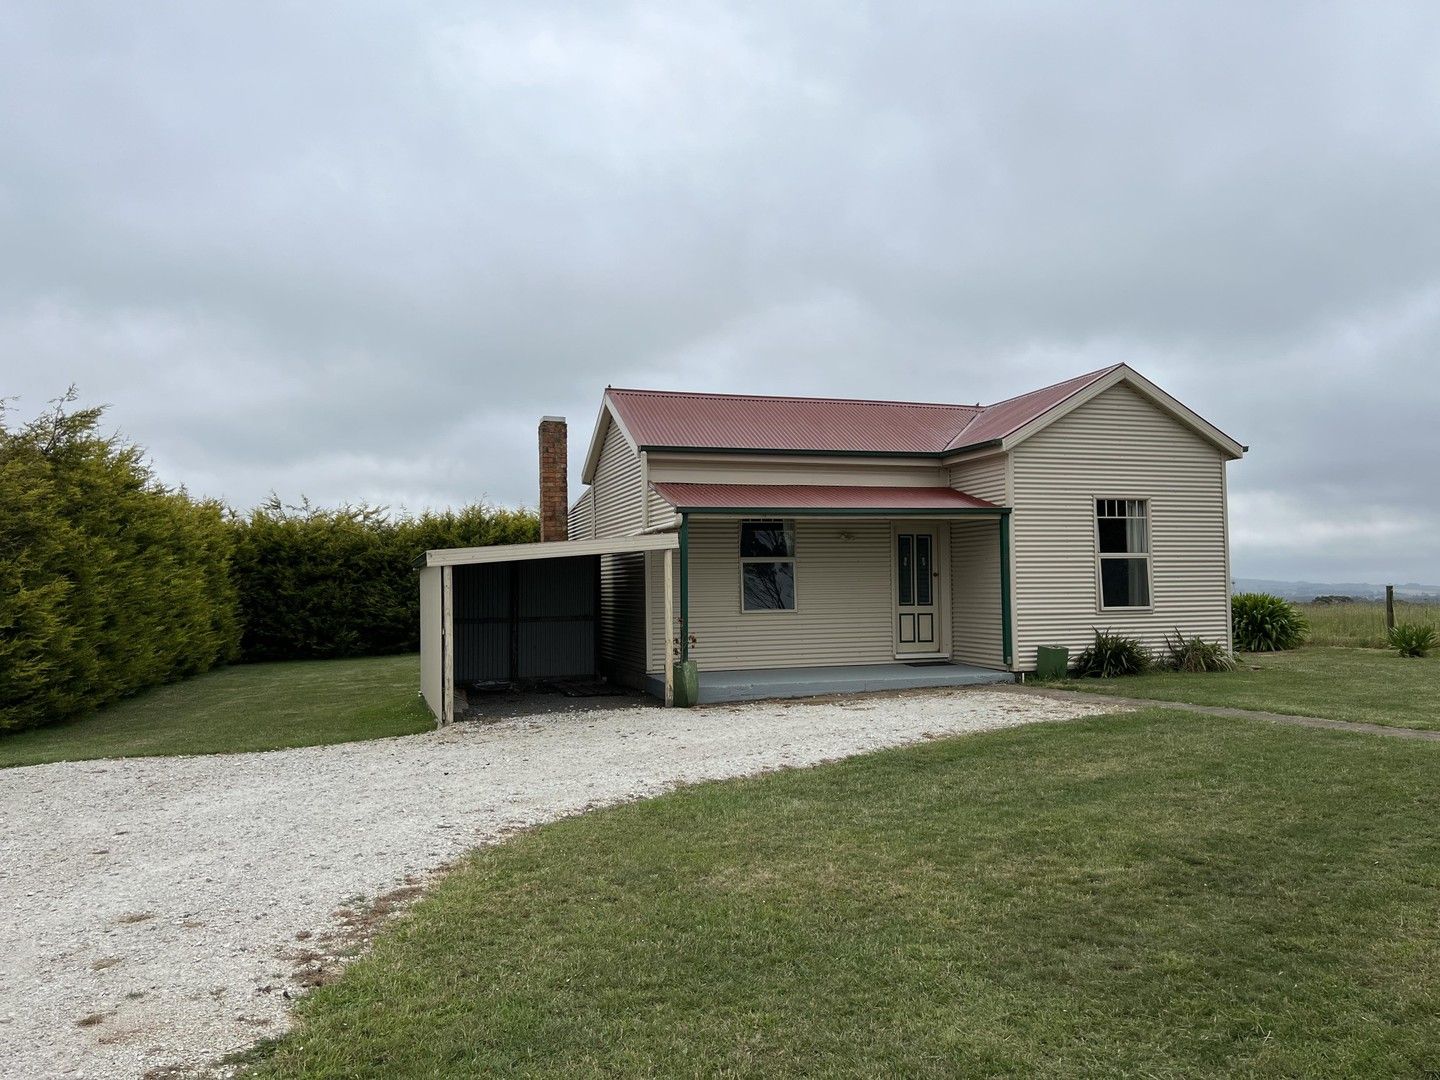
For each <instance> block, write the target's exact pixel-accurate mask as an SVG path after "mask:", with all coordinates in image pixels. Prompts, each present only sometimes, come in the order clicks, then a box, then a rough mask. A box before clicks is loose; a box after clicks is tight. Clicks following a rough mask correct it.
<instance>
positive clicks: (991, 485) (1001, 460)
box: [948, 453, 1010, 506]
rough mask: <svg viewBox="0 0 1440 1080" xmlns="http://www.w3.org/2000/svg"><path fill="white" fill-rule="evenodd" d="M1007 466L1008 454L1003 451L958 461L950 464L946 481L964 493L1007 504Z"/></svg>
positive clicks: (1008, 488) (1001, 504) (1008, 495)
mask: <svg viewBox="0 0 1440 1080" xmlns="http://www.w3.org/2000/svg"><path fill="white" fill-rule="evenodd" d="M1008 466H1009V462H1008V455H1006V454H1003V453H1001V454H991V455H989V456H988V457H983V458H979V459H977V460H974V461H960V462H957V463H955V464H954V465H951V466H950V470H949V475H948V483H949V485H950V486H951V487H952V488H954V489H955V490H956V491H963V492H964V493H965V494H966V495H974V496H975V497H976V498H977V499H984V500H985V501H986V502H992V503H995V504H996V505H998V506H1009V505H1010V483H1009V475H1008V474H1009V468H1008Z"/></svg>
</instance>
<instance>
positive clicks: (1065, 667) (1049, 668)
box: [1035, 645, 1070, 679]
mask: <svg viewBox="0 0 1440 1080" xmlns="http://www.w3.org/2000/svg"><path fill="white" fill-rule="evenodd" d="M1069 670H1070V650H1069V649H1067V648H1065V646H1063V645H1041V646H1040V648H1039V649H1037V650H1036V652H1035V677H1036V678H1037V679H1063V678H1064V677H1065V674H1066V672H1068V671H1069Z"/></svg>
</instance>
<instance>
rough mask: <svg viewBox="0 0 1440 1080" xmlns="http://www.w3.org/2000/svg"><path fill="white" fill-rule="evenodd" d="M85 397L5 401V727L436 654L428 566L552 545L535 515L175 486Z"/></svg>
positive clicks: (0, 583)
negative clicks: (251, 499)
mask: <svg viewBox="0 0 1440 1080" xmlns="http://www.w3.org/2000/svg"><path fill="white" fill-rule="evenodd" d="M74 400H75V395H74V391H73V390H72V391H71V392H70V394H68V395H67V396H66V397H65V398H63V399H61V400H60V401H59V402H57V403H55V406H54V408H53V409H51V410H50V411H49V412H47V413H46V414H44V415H43V416H41V417H39V418H37V419H35V420H33V421H31V422H29V423H28V424H24V425H23V426H20V427H18V428H16V429H14V430H11V429H10V428H8V427H7V426H6V423H5V421H6V417H5V413H4V410H3V402H0V732H4V731H8V730H18V729H21V728H26V727H33V726H36V725H38V724H45V723H51V722H53V721H57V720H63V719H67V718H69V717H72V716H75V715H76V714H78V713H81V712H83V711H86V710H88V709H93V708H97V707H99V706H101V705H104V704H107V703H109V702H111V701H114V700H116V699H118V698H121V697H124V696H126V695H129V694H133V693H134V692H136V691H137V690H140V689H143V688H145V687H147V686H153V685H156V684H159V683H164V682H170V681H173V680H175V679H180V678H185V677H186V676H189V675H194V674H197V673H199V672H201V671H204V670H206V669H207V668H209V667H212V666H213V665H215V664H217V663H224V662H227V661H232V660H298V659H314V658H321V657H341V656H372V655H380V654H384V653H398V652H408V651H414V650H416V649H418V648H419V647H420V637H419V634H420V632H419V621H420V613H419V607H420V600H419V587H418V574H419V572H418V570H416V569H415V567H414V566H413V562H414V560H415V557H416V556H417V555H419V554H421V553H422V552H424V551H426V550H427V549H429V548H439V547H466V546H478V545H483V544H508V543H524V542H528V541H533V540H537V539H539V521H538V519H537V517H536V516H535V514H534V513H533V512H530V511H526V510H507V509H497V508H492V507H487V506H483V505H475V506H469V507H466V508H464V509H462V510H457V511H447V512H444V513H426V514H422V515H420V516H418V517H413V516H403V515H402V516H398V517H392V516H391V515H389V514H387V513H386V512H385V511H384V510H382V509H380V508H377V507H368V506H358V507H350V506H346V507H341V508H339V509H336V510H325V509H316V508H314V507H312V506H310V505H309V504H308V503H306V504H304V505H302V506H299V507H286V506H282V505H281V503H280V502H279V500H278V499H275V498H273V497H272V498H271V500H270V501H269V502H268V503H266V504H265V505H264V506H262V507H260V508H258V509H256V510H254V511H252V512H251V513H250V514H248V515H238V514H235V513H234V512H232V511H230V510H227V509H226V508H225V507H224V506H222V505H221V504H220V503H218V502H215V501H213V500H208V499H194V498H192V497H190V496H189V495H188V494H187V493H186V492H185V491H184V490H183V489H174V488H168V487H166V486H164V485H163V484H161V483H160V482H159V481H158V480H157V479H156V478H155V477H154V475H153V474H152V472H151V470H150V469H149V467H148V466H147V465H146V463H145V461H144V452H143V451H142V450H141V449H140V448H139V447H136V446H134V445H131V444H129V443H125V442H123V441H121V440H120V439H119V437H118V436H103V435H101V434H100V432H99V425H100V421H101V418H102V416H103V410H101V409H98V408H92V409H72V408H71V406H72V404H73V402H74Z"/></svg>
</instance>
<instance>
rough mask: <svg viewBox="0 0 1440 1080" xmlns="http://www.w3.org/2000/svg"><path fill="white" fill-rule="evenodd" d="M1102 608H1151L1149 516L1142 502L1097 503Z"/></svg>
mask: <svg viewBox="0 0 1440 1080" xmlns="http://www.w3.org/2000/svg"><path fill="white" fill-rule="evenodd" d="M1095 537H1096V540H1097V543H1098V548H1099V561H1100V606H1101V608H1127V607H1149V606H1150V515H1149V503H1148V501H1147V500H1145V499H1096V500H1095Z"/></svg>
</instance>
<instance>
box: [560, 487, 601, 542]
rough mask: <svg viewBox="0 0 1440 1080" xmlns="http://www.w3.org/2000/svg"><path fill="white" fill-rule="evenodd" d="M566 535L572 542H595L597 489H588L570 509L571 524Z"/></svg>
mask: <svg viewBox="0 0 1440 1080" xmlns="http://www.w3.org/2000/svg"><path fill="white" fill-rule="evenodd" d="M566 535H567V536H569V538H570V539H571V540H593V539H594V538H595V489H594V488H586V489H585V494H584V495H581V496H580V498H578V499H576V500H575V505H574V506H572V507H570V522H569V524H568V525H567V527H566Z"/></svg>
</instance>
